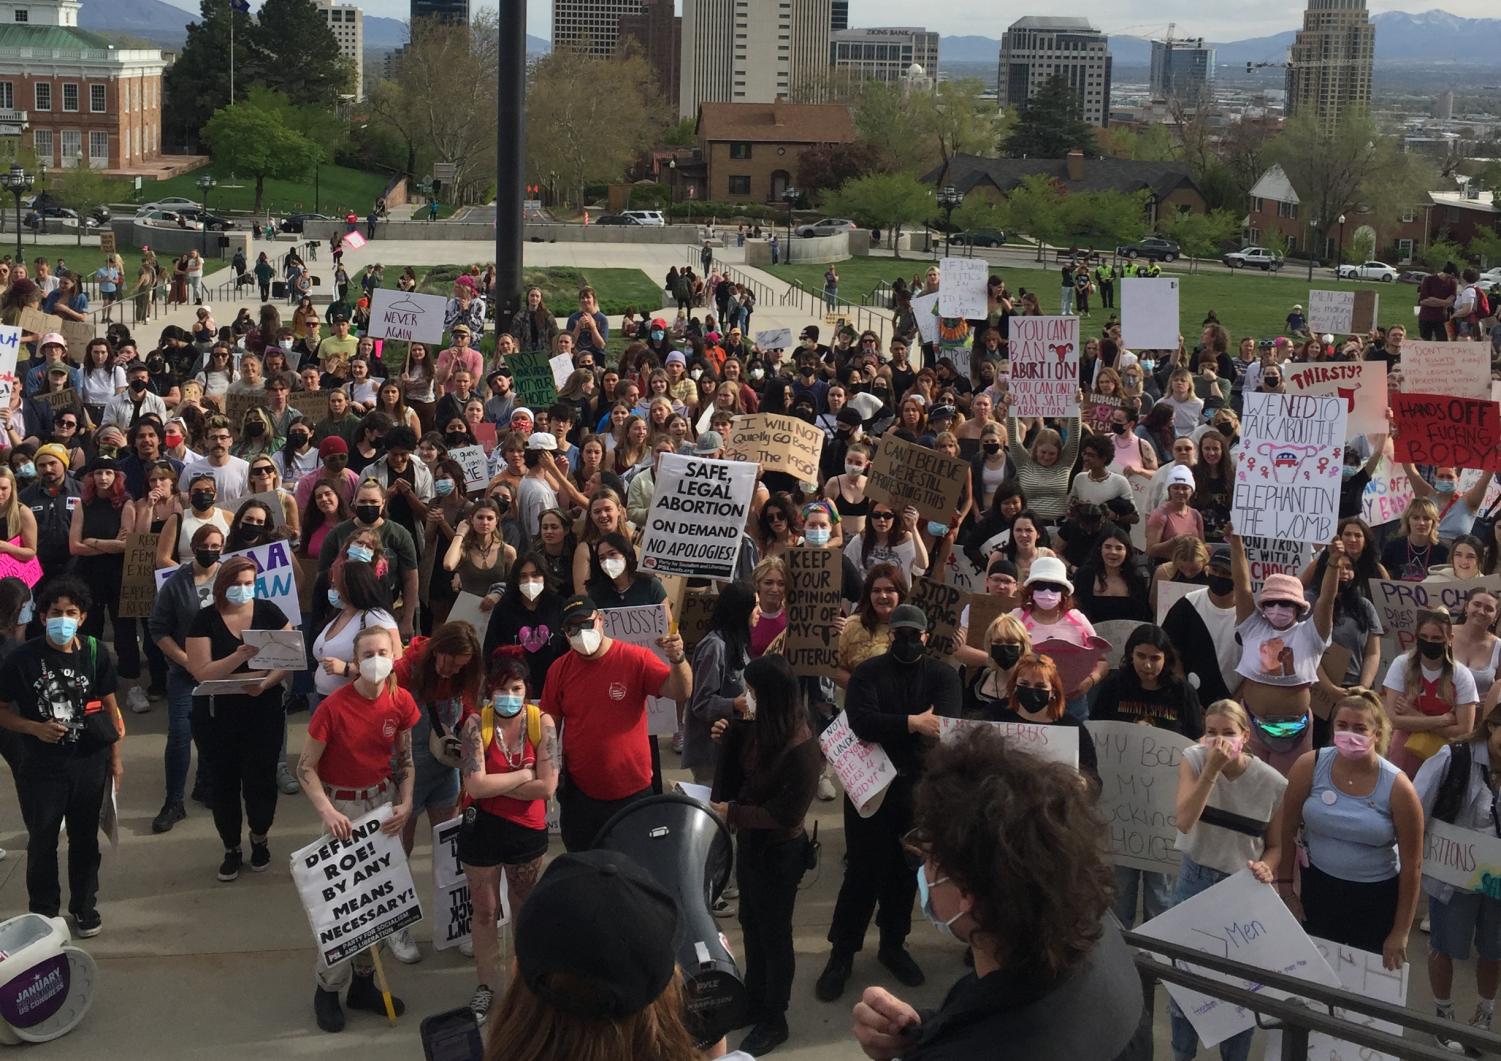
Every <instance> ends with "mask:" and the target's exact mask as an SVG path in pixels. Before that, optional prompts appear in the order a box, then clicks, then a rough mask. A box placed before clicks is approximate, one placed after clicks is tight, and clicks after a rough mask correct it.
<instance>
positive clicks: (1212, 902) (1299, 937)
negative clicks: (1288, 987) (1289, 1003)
mask: <svg viewBox="0 0 1501 1061" xmlns="http://www.w3.org/2000/svg"><path fill="white" fill-rule="evenodd" d="M1136 931H1137V933H1138V934H1140V935H1143V936H1150V937H1151V938H1153V939H1160V940H1163V941H1164V942H1167V943H1176V944H1178V945H1179V946H1182V947H1192V948H1193V949H1194V950H1198V951H1203V952H1204V953H1205V954H1212V955H1214V956H1215V957H1216V958H1229V959H1231V960H1232V961H1237V962H1241V963H1243V964H1245V965H1251V966H1255V967H1256V968H1258V969H1268V970H1272V971H1275V972H1279V973H1283V974H1285V975H1287V976H1295V977H1297V978H1298V979H1300V980H1307V981H1310V982H1311V983H1317V984H1326V985H1328V986H1329V987H1338V986H1339V979H1338V977H1336V976H1335V975H1334V970H1333V969H1331V968H1330V967H1329V963H1328V962H1327V961H1325V960H1324V956H1323V955H1322V954H1320V953H1319V950H1318V948H1317V947H1315V946H1314V945H1313V941H1312V940H1310V939H1309V938H1308V933H1306V932H1304V931H1303V926H1302V925H1300V924H1298V922H1297V919H1296V918H1294V917H1293V915H1292V911H1290V910H1288V908H1287V904H1286V903H1284V902H1283V901H1282V899H1281V898H1280V897H1278V895H1277V890H1276V889H1275V888H1273V887H1272V886H1271V885H1270V884H1262V883H1261V882H1260V881H1258V880H1257V879H1256V878H1255V877H1254V876H1252V874H1251V871H1250V870H1248V869H1243V870H1241V871H1240V872H1239V873H1237V874H1235V875H1234V876H1232V877H1228V878H1226V879H1225V880H1222V881H1220V883H1218V884H1216V885H1215V886H1214V887H1212V888H1208V889H1206V890H1204V891H1202V892H1200V893H1199V894H1198V895H1195V896H1194V897H1193V898H1191V899H1186V900H1184V901H1183V902H1181V903H1179V904H1178V905H1177V906H1175V907H1173V908H1172V909H1171V910H1169V911H1167V912H1166V913H1164V914H1162V915H1160V916H1158V917H1154V918H1153V919H1152V920H1150V921H1148V922H1147V923H1146V924H1144V925H1142V926H1141V927H1140V928H1138V929H1137V930H1136ZM1187 968H1188V969H1190V970H1191V971H1193V972H1196V973H1198V974H1200V975H1201V976H1204V977H1208V978H1211V979H1214V980H1220V981H1223V982H1225V983H1228V984H1234V985H1235V986H1236V987H1244V988H1246V989H1247V990H1251V991H1257V992H1261V993H1264V994H1266V995H1268V996H1270V997H1273V998H1285V997H1287V996H1286V993H1285V992H1280V991H1273V990H1272V989H1271V988H1268V987H1265V986H1264V985H1261V984H1258V983H1256V982H1255V981H1251V980H1243V979H1241V978H1239V977H1231V976H1226V975H1224V974H1222V973H1217V972H1214V971H1212V970H1210V969H1204V968H1200V967H1197V966H1192V965H1190V966H1187ZM1167 992H1168V994H1169V995H1171V996H1172V997H1173V1001H1174V1002H1176V1003H1178V1005H1179V1007H1181V1008H1182V1010H1183V1014H1184V1016H1186V1017H1187V1018H1188V1021H1189V1023H1190V1024H1192V1025H1193V1028H1194V1031H1196V1032H1198V1033H1199V1038H1200V1040H1202V1041H1203V1043H1204V1045H1205V1046H1218V1045H1219V1044H1220V1043H1222V1042H1224V1041H1225V1040H1226V1039H1228V1038H1230V1036H1232V1035H1236V1034H1238V1033H1240V1032H1243V1031H1246V1030H1247V1029H1249V1028H1253V1027H1255V1025H1256V1014H1255V1012H1254V1011H1253V1010H1249V1009H1243V1008H1241V1007H1240V1006H1237V1005H1235V1004H1234V1003H1231V1002H1226V1001H1223V1000H1221V999H1217V998H1214V997H1212V996H1210V995H1203V994H1200V993H1199V992H1197V991H1190V990H1189V989H1188V988H1186V987H1179V986H1178V985H1176V984H1168V985H1167Z"/></svg>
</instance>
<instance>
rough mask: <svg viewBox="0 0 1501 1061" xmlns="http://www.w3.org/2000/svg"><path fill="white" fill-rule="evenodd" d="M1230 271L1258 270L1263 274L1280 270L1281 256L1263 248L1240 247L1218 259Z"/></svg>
mask: <svg viewBox="0 0 1501 1061" xmlns="http://www.w3.org/2000/svg"><path fill="white" fill-rule="evenodd" d="M1220 261H1222V262H1224V263H1225V265H1226V267H1228V268H1230V269H1260V270H1261V271H1262V272H1264V273H1268V272H1271V271H1273V270H1275V269H1281V268H1282V255H1280V254H1274V253H1272V252H1271V251H1269V250H1267V249H1266V248H1265V247H1242V248H1241V249H1240V250H1238V251H1231V252H1230V253H1229V254H1226V255H1224V256H1223V257H1221V258H1220Z"/></svg>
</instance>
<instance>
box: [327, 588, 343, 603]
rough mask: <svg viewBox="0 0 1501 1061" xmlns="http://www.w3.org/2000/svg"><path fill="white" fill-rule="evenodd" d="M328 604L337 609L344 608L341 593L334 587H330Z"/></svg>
mask: <svg viewBox="0 0 1501 1061" xmlns="http://www.w3.org/2000/svg"><path fill="white" fill-rule="evenodd" d="M328 603H329V604H332V605H333V606H334V607H335V608H342V607H344V598H343V597H341V596H339V591H338V590H336V589H334V588H333V587H332V586H329V587H328Z"/></svg>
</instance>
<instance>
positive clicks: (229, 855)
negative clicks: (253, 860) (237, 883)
mask: <svg viewBox="0 0 1501 1061" xmlns="http://www.w3.org/2000/svg"><path fill="white" fill-rule="evenodd" d="M244 858H245V856H244V855H242V854H240V849H239V848H238V847H237V848H235V849H234V850H233V851H226V852H224V861H223V862H221V863H219V874H218V876H219V879H220V880H221V881H223V882H224V883H225V884H228V883H229V882H230V881H232V880H239V879H240V864H241V863H242V862H243V861H244Z"/></svg>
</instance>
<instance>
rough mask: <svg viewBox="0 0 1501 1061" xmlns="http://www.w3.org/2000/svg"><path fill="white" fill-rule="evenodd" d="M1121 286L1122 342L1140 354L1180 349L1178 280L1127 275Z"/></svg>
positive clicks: (1014, 319)
mask: <svg viewBox="0 0 1501 1061" xmlns="http://www.w3.org/2000/svg"><path fill="white" fill-rule="evenodd" d="M1120 284H1121V341H1122V342H1123V343H1125V344H1126V346H1128V347H1130V348H1131V349H1132V350H1136V351H1141V350H1176V349H1177V348H1178V278H1177V277H1174V276H1152V277H1146V276H1125V277H1122V278H1121V281H1120ZM1015 321H1016V318H1015V317H1013V318H1012V322H1013V323H1015Z"/></svg>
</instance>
